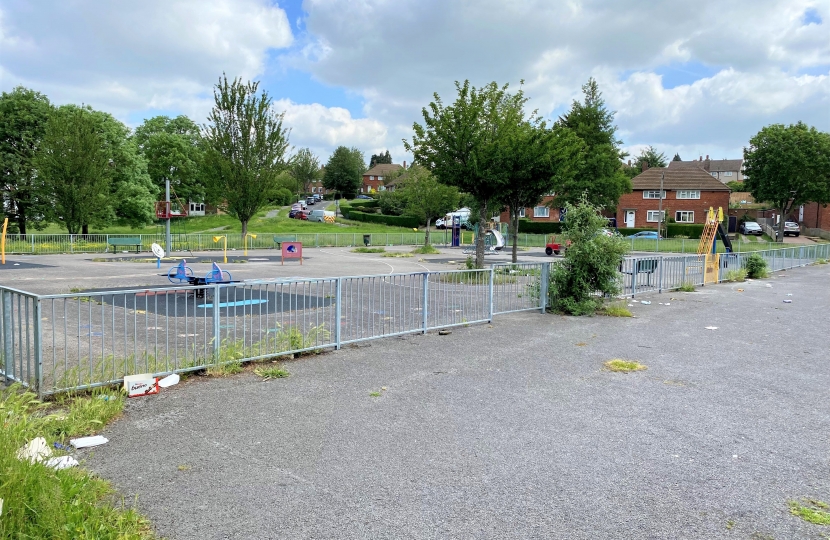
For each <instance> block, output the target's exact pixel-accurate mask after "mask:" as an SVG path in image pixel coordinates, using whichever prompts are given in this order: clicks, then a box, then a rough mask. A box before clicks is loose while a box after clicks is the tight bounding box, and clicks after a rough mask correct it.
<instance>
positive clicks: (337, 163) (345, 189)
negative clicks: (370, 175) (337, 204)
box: [323, 146, 366, 199]
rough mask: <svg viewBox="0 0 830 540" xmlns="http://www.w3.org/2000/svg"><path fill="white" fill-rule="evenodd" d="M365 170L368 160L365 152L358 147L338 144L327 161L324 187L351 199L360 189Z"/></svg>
mask: <svg viewBox="0 0 830 540" xmlns="http://www.w3.org/2000/svg"><path fill="white" fill-rule="evenodd" d="M364 172H366V162H365V159H364V157H363V152H361V151H360V150H358V149H357V148H347V147H345V146H338V147H337V148H335V150H334V152H333V153H332V155H331V157H329V160H328V162H327V163H326V169H325V174H324V176H323V187H325V188H326V189H329V190H334V191H336V192H337V193H338V194H339V195H340V196H343V197H346V198H349V199H351V198H353V197H354V196H356V195H357V193H358V192H359V191H360V186H361V184H362V183H363V173H364Z"/></svg>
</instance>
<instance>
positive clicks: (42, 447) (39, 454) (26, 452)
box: [17, 437, 52, 463]
mask: <svg viewBox="0 0 830 540" xmlns="http://www.w3.org/2000/svg"><path fill="white" fill-rule="evenodd" d="M51 456H52V449H51V448H49V445H48V444H46V439H44V438H43V437H37V438H35V439H32V440H31V441H29V442H27V443H26V444H25V445H23V448H21V449H20V450H18V451H17V459H20V460H27V461H29V462H31V463H39V462H41V461H43V460H44V459H46V458H48V457H51Z"/></svg>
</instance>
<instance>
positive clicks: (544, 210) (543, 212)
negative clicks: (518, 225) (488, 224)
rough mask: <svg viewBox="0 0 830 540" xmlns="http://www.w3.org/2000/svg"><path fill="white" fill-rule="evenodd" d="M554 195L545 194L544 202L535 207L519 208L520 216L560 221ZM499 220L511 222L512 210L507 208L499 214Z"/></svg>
mask: <svg viewBox="0 0 830 540" xmlns="http://www.w3.org/2000/svg"><path fill="white" fill-rule="evenodd" d="M553 199H554V197H553V195H545V196H544V197H542V202H540V203H539V204H537V205H536V206H535V207H533V208H522V209H521V210H519V218H526V219H529V220H531V221H543V222H547V221H554V222H557V221H559V208H556V207H555V206H556V205H555V203H554V202H553ZM499 221H500V222H501V223H510V212H509V211H508V210H505V211H504V212H502V213H501V214H499ZM520 230H521V229H520Z"/></svg>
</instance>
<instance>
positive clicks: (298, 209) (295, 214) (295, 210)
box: [288, 208, 303, 218]
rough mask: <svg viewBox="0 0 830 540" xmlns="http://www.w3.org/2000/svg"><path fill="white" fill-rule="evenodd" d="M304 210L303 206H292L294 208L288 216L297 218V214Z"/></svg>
mask: <svg viewBox="0 0 830 540" xmlns="http://www.w3.org/2000/svg"><path fill="white" fill-rule="evenodd" d="M302 211H303V209H302V208H292V209H291V210H290V211H289V212H288V217H289V218H295V217H297V214H299V213H300V212H302Z"/></svg>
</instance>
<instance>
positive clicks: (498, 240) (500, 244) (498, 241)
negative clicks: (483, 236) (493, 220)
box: [487, 229, 504, 251]
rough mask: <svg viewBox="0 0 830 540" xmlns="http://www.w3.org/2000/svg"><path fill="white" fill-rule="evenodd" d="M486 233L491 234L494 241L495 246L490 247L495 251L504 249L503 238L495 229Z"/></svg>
mask: <svg viewBox="0 0 830 540" xmlns="http://www.w3.org/2000/svg"><path fill="white" fill-rule="evenodd" d="M487 233H488V234H492V235H493V237H494V238H495V239H496V245H495V246H491V247H492V248H493V249H495V250H496V251H499V250H501V249H502V248H503V247H504V236H502V235H501V232H500V231H497V230H495V229H490V230H488V231H487Z"/></svg>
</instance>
